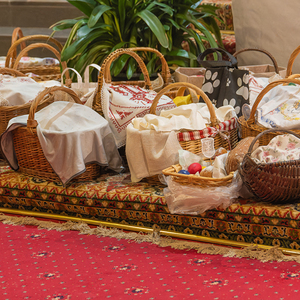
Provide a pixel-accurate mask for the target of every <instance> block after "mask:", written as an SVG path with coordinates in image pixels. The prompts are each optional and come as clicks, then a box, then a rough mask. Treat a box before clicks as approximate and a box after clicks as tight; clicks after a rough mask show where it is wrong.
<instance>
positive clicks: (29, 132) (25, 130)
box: [12, 86, 101, 183]
mask: <svg viewBox="0 0 300 300" xmlns="http://www.w3.org/2000/svg"><path fill="white" fill-rule="evenodd" d="M58 90H59V91H64V92H66V93H68V94H69V95H70V96H71V97H72V98H73V100H74V101H75V102H76V103H80V104H82V103H81V101H80V99H79V98H78V96H77V95H76V93H75V92H73V91H72V90H71V89H69V88H66V87H62V86H57V87H52V88H47V89H45V90H44V91H43V92H41V93H40V94H39V95H38V96H37V97H36V98H35V100H34V101H33V102H32V104H31V107H30V111H29V115H28V120H27V127H18V128H16V129H14V130H13V131H12V133H13V142H14V148H15V153H16V157H17V160H18V164H19V171H20V172H22V173H25V174H28V175H30V176H34V177H38V178H42V179H45V180H49V181H55V182H60V178H59V177H58V176H57V175H56V173H55V172H54V171H53V169H52V167H51V165H50V164H49V162H48V161H47V159H46V158H45V156H44V153H43V150H42V147H41V145H40V142H39V139H38V136H37V132H36V126H37V121H36V120H35V119H34V114H35V112H36V109H37V107H38V106H39V103H40V102H41V101H43V102H45V101H48V100H45V98H44V97H46V99H47V98H50V99H52V98H53V95H52V94H51V93H53V92H55V91H58ZM100 171H101V167H100V166H99V165H98V164H96V163H92V164H88V165H86V171H85V172H84V173H82V174H81V175H78V176H77V177H75V178H73V179H72V180H71V183H72V182H78V181H90V180H94V179H96V178H97V177H99V175H100Z"/></svg>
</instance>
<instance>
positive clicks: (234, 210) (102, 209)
mask: <svg viewBox="0 0 300 300" xmlns="http://www.w3.org/2000/svg"><path fill="white" fill-rule="evenodd" d="M129 178H130V177H129V176H128V174H127V175H126V174H123V175H109V174H103V175H102V176H101V177H100V178H99V179H98V180H97V181H95V182H89V183H81V184H79V183H77V184H74V185H70V186H68V187H67V188H64V187H63V186H62V185H61V184H59V183H55V182H47V181H44V180H40V179H37V178H33V177H28V176H25V175H22V174H20V173H17V172H14V171H12V170H11V169H9V167H7V166H2V167H0V212H4V213H14V214H23V215H24V214H25V215H31V216H36V217H48V218H56V219H63V220H74V221H80V220H81V221H85V222H88V223H90V224H94V225H100V224H102V225H105V226H113V227H118V228H122V229H126V230H135V231H145V232H150V231H152V228H153V227H154V226H155V227H156V229H157V228H159V230H160V232H161V234H164V235H170V236H174V237H179V238H187V239H194V240H200V241H205V242H211V243H219V244H227V245H232V246H246V245H249V244H258V245H262V246H277V245H278V246H280V247H283V248H288V249H290V250H288V252H289V251H291V250H292V249H295V250H298V249H299V248H300V242H299V236H300V205H299V204H292V205H283V206H274V205H271V204H264V203H260V202H256V201H255V200H253V199H252V200H251V199H249V200H244V199H243V200H240V201H238V202H236V203H234V204H232V205H231V206H230V207H228V208H227V209H214V210H209V211H206V212H205V213H203V214H201V215H198V216H191V215H172V214H170V213H169V210H168V207H167V205H166V202H165V199H164V196H163V188H164V185H162V184H159V183H158V182H154V183H151V182H150V181H148V182H147V181H145V182H140V183H130V181H129ZM208 201H209V199H208ZM288 252H287V253H288ZM292 252H294V251H292ZM295 252H296V253H297V252H298V251H295ZM299 254H300V251H299Z"/></svg>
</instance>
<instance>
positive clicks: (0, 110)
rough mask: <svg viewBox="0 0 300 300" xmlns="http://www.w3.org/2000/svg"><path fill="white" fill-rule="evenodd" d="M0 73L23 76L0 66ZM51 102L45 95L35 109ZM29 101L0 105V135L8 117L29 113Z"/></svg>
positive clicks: (4, 128)
mask: <svg viewBox="0 0 300 300" xmlns="http://www.w3.org/2000/svg"><path fill="white" fill-rule="evenodd" d="M0 74H7V75H12V76H25V75H24V74H22V73H21V72H19V71H17V70H13V69H9V68H0ZM51 102H53V98H52V97H47V98H45V99H43V100H42V101H41V102H40V103H39V105H38V107H37V110H40V109H42V108H44V107H45V106H47V105H48V104H50V103H51ZM30 105H31V103H25V104H22V105H14V106H0V135H1V134H2V133H3V132H4V131H5V130H6V128H7V125H8V122H9V121H10V119H12V118H14V117H17V116H22V115H27V114H28V113H29V109H30Z"/></svg>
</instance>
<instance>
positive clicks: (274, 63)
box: [233, 48, 279, 74]
mask: <svg viewBox="0 0 300 300" xmlns="http://www.w3.org/2000/svg"><path fill="white" fill-rule="evenodd" d="M247 51H257V52H261V53H264V54H266V55H267V56H268V57H269V58H270V59H271V61H272V63H273V66H274V69H275V73H277V74H279V67H278V64H277V61H276V59H275V57H274V56H273V55H272V54H271V53H270V52H268V51H266V50H263V49H258V48H244V49H241V50H239V51H237V52H235V53H234V54H233V56H234V57H237V56H238V55H239V54H241V53H243V52H247Z"/></svg>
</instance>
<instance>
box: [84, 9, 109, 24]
mask: <svg viewBox="0 0 300 300" xmlns="http://www.w3.org/2000/svg"><path fill="white" fill-rule="evenodd" d="M111 9H112V8H111V7H110V6H107V5H98V6H96V7H95V8H94V9H93V11H92V13H91V16H90V18H89V21H88V26H89V27H90V28H92V27H94V26H95V24H96V23H97V22H98V20H99V19H100V18H101V16H102V15H103V14H104V13H105V12H106V11H108V10H111Z"/></svg>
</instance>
